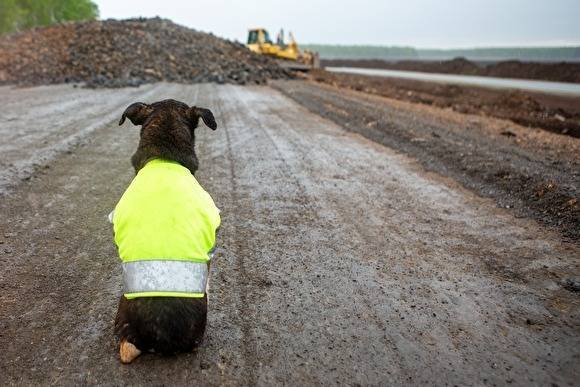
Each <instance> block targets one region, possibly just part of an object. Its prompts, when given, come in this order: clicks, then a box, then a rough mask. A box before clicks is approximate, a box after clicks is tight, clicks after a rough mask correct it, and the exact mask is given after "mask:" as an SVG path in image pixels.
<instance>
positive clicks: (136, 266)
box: [123, 260, 208, 293]
mask: <svg viewBox="0 0 580 387" xmlns="http://www.w3.org/2000/svg"><path fill="white" fill-rule="evenodd" d="M207 274H208V270H207V263H202V262H191V261H164V260H156V261H153V260H147V261H136V262H124V263H123V284H124V286H125V289H124V293H145V292H178V293H205V286H206V284H207Z"/></svg>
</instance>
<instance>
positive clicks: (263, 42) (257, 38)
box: [246, 28, 320, 71]
mask: <svg viewBox="0 0 580 387" xmlns="http://www.w3.org/2000/svg"><path fill="white" fill-rule="evenodd" d="M289 35H290V42H289V43H288V44H286V43H284V30H282V29H281V30H280V32H279V33H278V36H277V37H276V43H274V42H272V40H271V39H270V35H269V34H268V31H267V30H266V29H265V28H253V29H250V30H249V31H248V42H247V44H246V46H247V47H248V48H249V49H250V50H251V51H253V52H255V53H258V54H261V55H268V56H271V57H273V58H276V59H278V62H279V63H280V65H281V66H283V67H287V68H290V69H293V70H302V71H307V70H310V69H312V68H318V67H320V60H319V58H318V53H316V52H313V51H310V50H303V51H301V50H300V49H299V48H298V44H297V43H296V40H295V39H294V35H292V32H290V33H289Z"/></svg>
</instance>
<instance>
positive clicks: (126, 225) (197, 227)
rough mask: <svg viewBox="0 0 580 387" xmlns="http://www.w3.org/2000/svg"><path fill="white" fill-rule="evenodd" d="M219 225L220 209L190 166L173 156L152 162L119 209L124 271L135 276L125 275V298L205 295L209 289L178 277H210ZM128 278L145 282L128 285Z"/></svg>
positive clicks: (117, 233)
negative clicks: (191, 285) (189, 285)
mask: <svg viewBox="0 0 580 387" xmlns="http://www.w3.org/2000/svg"><path fill="white" fill-rule="evenodd" d="M219 225H220V215H219V210H218V209H217V207H216V206H215V204H214V202H213V200H212V198H211V196H210V195H209V194H208V193H207V192H206V191H205V190H204V189H203V188H202V187H201V185H200V184H199V183H198V182H197V180H196V179H195V177H194V176H193V175H192V174H191V172H190V171H189V170H188V169H187V168H185V167H183V166H182V165H180V164H178V163H176V162H172V161H167V160H161V159H154V160H151V161H149V162H148V163H147V164H146V165H145V166H144V167H143V168H142V169H141V170H140V171H139V172H138V173H137V176H135V178H134V179H133V181H132V182H131V184H130V185H129V187H128V188H127V190H126V191H125V193H124V194H123V196H122V197H121V199H120V200H119V203H117V206H116V207H115V210H114V214H113V229H114V232H115V243H116V244H117V247H118V249H119V256H120V258H121V260H122V262H123V269H124V275H125V276H129V277H130V278H129V280H128V279H127V277H125V297H127V298H136V297H155V296H165V297H167V296H174V297H203V296H204V294H205V288H204V289H203V290H202V289H201V288H199V289H197V288H196V289H197V290H193V291H192V290H190V289H189V288H188V285H184V286H185V287H184V286H182V287H181V288H180V285H178V284H175V282H179V281H183V282H184V283H186V282H188V281H190V279H191V276H194V277H195V276H198V275H199V276H203V275H205V278H204V279H203V281H206V280H207V263H208V261H209V260H210V256H209V253H210V251H211V250H212V249H213V248H214V246H215V239H216V234H215V233H216V230H217V228H218V227H219ZM144 261H146V262H144ZM132 263H135V264H132ZM195 264H197V265H195ZM200 264H201V265H200ZM143 268H145V270H144V269H143ZM203 268H206V269H205V274H203V273H201V272H202V271H203ZM188 271H191V272H192V273H193V274H191V273H189V274H188V273H187V272H188ZM143 273H145V274H143ZM196 273H197V274H196ZM131 276H132V277H131ZM181 277H183V278H181ZM128 281H129V282H130V283H135V281H137V282H141V285H138V286H136V288H135V285H133V286H129V287H130V289H127V286H128ZM131 281H133V282H131ZM195 281H198V282H199V281H201V279H200V278H197V279H196V280H195ZM142 282H146V284H145V286H144V285H143V284H142ZM190 282H191V281H190ZM151 283H154V285H151ZM204 287H205V285H204ZM143 289H145V290H143Z"/></svg>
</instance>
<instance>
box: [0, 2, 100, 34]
mask: <svg viewBox="0 0 580 387" xmlns="http://www.w3.org/2000/svg"><path fill="white" fill-rule="evenodd" d="M98 16H99V8H98V7H97V5H96V4H95V3H93V2H92V1H91V0H0V35H2V34H7V33H11V32H18V31H23V30H26V29H29V28H33V27H39V26H48V25H51V24H54V23H59V22H63V21H69V20H93V19H96V18H97V17H98Z"/></svg>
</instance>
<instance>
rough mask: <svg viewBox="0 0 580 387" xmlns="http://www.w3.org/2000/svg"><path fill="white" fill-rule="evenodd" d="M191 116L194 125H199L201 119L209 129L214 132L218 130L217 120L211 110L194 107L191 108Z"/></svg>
mask: <svg viewBox="0 0 580 387" xmlns="http://www.w3.org/2000/svg"><path fill="white" fill-rule="evenodd" d="M189 114H190V117H191V121H192V122H193V123H194V125H195V124H197V122H198V120H199V118H200V117H201V119H202V120H203V123H204V124H206V125H207V127H208V128H210V129H212V130H216V129H217V124H216V123H215V118H214V116H213V113H212V112H211V110H209V109H204V108H200V107H197V106H192V107H190V108H189Z"/></svg>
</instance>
